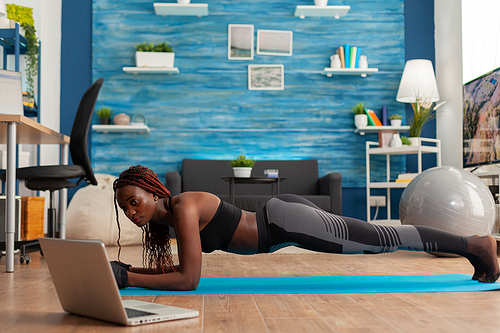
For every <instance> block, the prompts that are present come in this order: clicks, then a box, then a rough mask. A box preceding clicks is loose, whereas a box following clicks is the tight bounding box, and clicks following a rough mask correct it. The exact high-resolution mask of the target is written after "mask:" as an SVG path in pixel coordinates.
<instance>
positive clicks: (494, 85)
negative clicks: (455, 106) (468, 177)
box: [463, 67, 500, 168]
mask: <svg viewBox="0 0 500 333" xmlns="http://www.w3.org/2000/svg"><path fill="white" fill-rule="evenodd" d="M499 82H500V67H499V68H497V69H495V70H493V71H491V72H489V73H486V74H484V75H482V76H480V77H478V78H477V79H474V80H472V81H470V82H467V83H465V84H464V86H463V167H464V168H466V167H475V166H479V165H484V164H494V163H500V83H499Z"/></svg>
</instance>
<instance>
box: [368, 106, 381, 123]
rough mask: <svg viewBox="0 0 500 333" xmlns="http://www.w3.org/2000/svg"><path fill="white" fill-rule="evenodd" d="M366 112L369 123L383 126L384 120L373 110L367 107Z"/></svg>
mask: <svg viewBox="0 0 500 333" xmlns="http://www.w3.org/2000/svg"><path fill="white" fill-rule="evenodd" d="M365 113H366V114H367V115H368V124H369V125H370V126H382V122H381V121H380V119H378V117H377V115H376V114H375V112H374V111H373V110H370V109H365Z"/></svg>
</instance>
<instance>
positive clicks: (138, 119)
mask: <svg viewBox="0 0 500 333" xmlns="http://www.w3.org/2000/svg"><path fill="white" fill-rule="evenodd" d="M147 124H148V121H147V120H146V117H144V115H142V114H136V115H135V116H133V117H132V122H131V125H134V126H138V125H147Z"/></svg>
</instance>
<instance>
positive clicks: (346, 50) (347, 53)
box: [344, 44, 351, 68]
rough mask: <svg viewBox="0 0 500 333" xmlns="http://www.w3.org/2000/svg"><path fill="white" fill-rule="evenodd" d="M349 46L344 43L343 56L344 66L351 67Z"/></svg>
mask: <svg viewBox="0 0 500 333" xmlns="http://www.w3.org/2000/svg"><path fill="white" fill-rule="evenodd" d="M350 52H351V46H350V45H349V44H344V58H345V68H351V57H350Z"/></svg>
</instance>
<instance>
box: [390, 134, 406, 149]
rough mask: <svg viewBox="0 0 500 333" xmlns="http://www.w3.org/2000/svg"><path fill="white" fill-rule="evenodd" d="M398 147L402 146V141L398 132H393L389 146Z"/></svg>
mask: <svg viewBox="0 0 500 333" xmlns="http://www.w3.org/2000/svg"><path fill="white" fill-rule="evenodd" d="M399 147H403V142H402V141H401V138H400V137H399V134H398V133H394V134H393V135H392V140H391V148H399Z"/></svg>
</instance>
